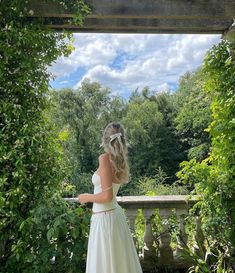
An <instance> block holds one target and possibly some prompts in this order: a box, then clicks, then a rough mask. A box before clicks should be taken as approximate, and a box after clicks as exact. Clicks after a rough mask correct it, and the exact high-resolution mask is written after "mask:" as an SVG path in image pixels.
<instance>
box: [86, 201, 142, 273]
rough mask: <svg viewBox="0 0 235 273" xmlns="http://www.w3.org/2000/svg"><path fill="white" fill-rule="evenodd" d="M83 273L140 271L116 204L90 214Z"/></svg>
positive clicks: (128, 272)
mask: <svg viewBox="0 0 235 273" xmlns="http://www.w3.org/2000/svg"><path fill="white" fill-rule="evenodd" d="M86 273H143V271H142V268H141V265H140V261H139V257H138V254H137V251H136V248H135V244H134V241H133V237H132V234H131V231H130V228H129V225H128V223H127V217H126V214H125V212H124V211H123V209H122V207H121V206H120V205H117V208H116V209H114V210H112V211H109V212H106V213H97V214H92V216H91V222H90V231H89V238H88V248H87V260H86Z"/></svg>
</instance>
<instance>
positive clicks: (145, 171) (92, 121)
mask: <svg viewBox="0 0 235 273" xmlns="http://www.w3.org/2000/svg"><path fill="white" fill-rule="evenodd" d="M202 84H203V75H202V73H201V70H200V69H198V70H197V71H195V72H191V73H189V72H188V73H186V74H185V75H184V76H182V77H181V79H180V83H179V88H178V90H177V91H176V92H174V93H173V92H159V93H156V92H154V91H151V90H149V88H147V87H146V88H144V89H143V90H142V91H138V90H135V91H133V92H132V94H131V96H130V97H129V99H128V100H124V99H123V98H122V97H119V96H112V95H111V94H112V91H111V90H110V89H109V88H106V87H104V86H102V85H101V84H99V83H97V82H90V81H89V80H85V81H84V82H83V83H82V84H81V86H80V87H79V88H78V89H77V90H73V89H68V88H66V89H62V90H51V100H52V102H53V104H54V108H53V111H52V112H51V113H50V115H51V119H52V120H53V121H54V123H55V124H56V125H57V130H58V133H59V135H60V137H61V142H62V145H63V147H64V157H63V161H64V167H66V177H65V181H64V182H66V183H67V184H72V185H75V186H76V190H75V191H74V194H75V192H77V191H87V190H89V191H91V190H92V184H91V181H90V180H91V174H92V172H93V171H95V170H96V168H97V166H98V165H97V164H98V155H99V154H100V153H102V152H103V151H102V150H101V149H100V147H99V145H100V143H101V137H102V131H103V128H104V127H105V125H106V124H107V123H108V122H110V121H121V122H122V123H123V124H124V126H125V127H126V130H127V136H128V141H129V163H130V167H131V179H130V183H129V184H128V185H126V186H124V187H123V188H122V190H121V193H122V194H140V193H143V191H142V189H141V188H140V187H139V183H138V182H140V181H141V179H143V178H146V177H149V178H150V177H156V186H157V183H158V182H159V181H164V183H165V184H166V185H172V184H174V183H176V181H177V177H176V172H177V171H178V170H179V164H180V162H182V161H184V160H189V159H191V158H196V159H197V160H199V161H201V160H203V159H204V158H205V157H206V156H207V155H208V151H209V147H210V138H209V134H208V133H207V132H205V131H204V129H205V128H207V127H208V125H209V123H210V100H209V98H208V97H207V96H206V95H205V93H204V92H203V90H202Z"/></svg>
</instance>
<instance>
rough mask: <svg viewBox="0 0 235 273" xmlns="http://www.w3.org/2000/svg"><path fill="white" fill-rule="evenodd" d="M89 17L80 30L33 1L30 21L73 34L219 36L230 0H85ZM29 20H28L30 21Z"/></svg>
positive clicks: (230, 11)
mask: <svg viewBox="0 0 235 273" xmlns="http://www.w3.org/2000/svg"><path fill="white" fill-rule="evenodd" d="M86 2H87V3H88V4H89V5H90V7H91V9H92V14H91V15H89V16H88V17H87V18H86V20H85V24H84V26H83V27H82V28H81V27H79V26H75V25H73V26H72V25H69V24H67V23H66V18H72V17H73V15H74V13H73V12H72V11H65V10H63V9H62V8H61V7H60V6H59V5H58V4H57V3H54V2H50V1H46V2H45V0H41V1H36V0H33V2H32V4H31V5H30V8H31V9H32V10H33V11H34V14H33V16H32V17H38V16H43V17H47V18H50V20H51V22H52V23H51V24H48V25H50V27H52V28H54V29H57V30H58V31H59V30H63V29H70V30H73V31H75V32H113V33H116V32H118V33H132V32H134V33H136V32H137V33H223V32H225V31H226V30H227V29H228V28H229V27H230V26H231V24H232V22H233V18H235V1H234V0H224V1H221V0H145V1H141V0H87V1H86ZM53 18H54V19H53ZM31 19H32V18H31Z"/></svg>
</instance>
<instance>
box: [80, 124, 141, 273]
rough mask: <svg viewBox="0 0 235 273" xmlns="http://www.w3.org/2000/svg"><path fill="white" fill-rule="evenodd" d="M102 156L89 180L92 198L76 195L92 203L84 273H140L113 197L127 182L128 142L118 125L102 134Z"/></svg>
mask: <svg viewBox="0 0 235 273" xmlns="http://www.w3.org/2000/svg"><path fill="white" fill-rule="evenodd" d="M101 146H103V148H104V151H105V153H103V154H101V155H100V156H99V167H98V169H97V170H96V171H95V173H94V174H93V176H92V183H93V185H94V194H89V193H83V194H79V195H78V199H79V202H80V203H87V202H92V203H93V205H92V210H93V214H92V216H91V224H90V232H89V239H88V249H87V261H86V273H143V271H142V269H141V266H140V261H139V257H138V254H137V251H136V248H135V245H134V241H133V238H132V235H131V232H130V229H129V226H128V224H127V218H126V215H125V213H124V211H123V210H122V207H121V206H120V205H119V204H118V203H117V200H116V195H117V193H118V190H119V188H120V186H121V185H122V184H124V183H127V182H128V181H129V166H128V161H127V141H126V138H125V130H124V127H123V125H122V124H121V123H120V122H111V123H109V124H108V125H107V126H106V127H105V129H104V132H103V138H102V144H101Z"/></svg>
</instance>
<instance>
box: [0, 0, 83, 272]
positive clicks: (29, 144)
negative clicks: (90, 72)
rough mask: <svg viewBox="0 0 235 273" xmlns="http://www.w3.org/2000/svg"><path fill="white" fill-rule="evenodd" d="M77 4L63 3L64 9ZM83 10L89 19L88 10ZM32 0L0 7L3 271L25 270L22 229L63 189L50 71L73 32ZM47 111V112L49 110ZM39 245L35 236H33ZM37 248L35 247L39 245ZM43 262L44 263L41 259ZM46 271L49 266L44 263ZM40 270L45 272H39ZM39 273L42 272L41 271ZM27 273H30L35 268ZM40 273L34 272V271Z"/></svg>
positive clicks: (0, 234) (68, 50) (66, 49)
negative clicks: (37, 11)
mask: <svg viewBox="0 0 235 273" xmlns="http://www.w3.org/2000/svg"><path fill="white" fill-rule="evenodd" d="M69 2H77V1H60V5H63V4H64V3H69ZM79 2H80V6H79V7H82V6H84V9H85V10H83V11H78V13H79V14H80V17H81V18H83V17H84V15H85V14H84V12H85V13H86V7H85V5H84V4H82V2H81V1H79ZM28 3H29V2H28V1H22V0H20V1H6V0H3V1H1V5H0V14H1V16H0V25H1V31H0V48H1V51H0V59H1V62H0V82H1V85H0V101H1V103H0V200H1V201H0V206H1V207H0V215H1V222H0V242H1V243H0V244H1V245H0V257H1V258H0V267H1V270H2V271H3V272H21V268H24V266H26V265H27V263H28V261H27V257H25V256H24V253H26V251H27V249H28V247H29V246H28V240H29V239H30V238H29V237H30V235H29V234H27V237H26V236H25V235H24V234H23V231H22V225H23V223H24V222H25V221H29V223H30V219H31V218H32V211H33V210H34V209H36V208H37V207H38V206H39V205H40V204H42V203H44V202H46V200H48V199H49V198H50V197H51V196H52V195H53V194H54V193H55V192H58V191H59V190H60V188H61V178H62V176H63V169H62V168H60V167H61V166H60V162H61V158H62V152H63V150H62V149H61V145H60V142H59V141H58V136H57V134H56V132H55V128H54V126H53V124H52V123H51V122H50V120H49V118H48V112H47V111H49V109H50V107H51V103H50V97H49V95H48V84H49V80H50V77H51V74H50V73H49V72H48V71H47V69H46V68H47V67H48V66H50V65H51V63H52V62H53V61H55V60H56V59H57V58H58V57H59V56H61V55H64V56H68V55H69V54H70V53H71V50H72V47H71V45H70V42H66V38H67V39H68V40H69V41H70V40H71V38H72V34H71V33H70V34H69V33H65V32H64V33H56V32H54V31H53V30H51V29H48V28H47V27H46V26H45V25H44V20H43V19H42V18H35V19H34V20H28V19H27V18H26V17H27V16H29V15H31V14H32V12H33V11H32V10H29V8H28V5H27V4H28ZM46 110H47V111H46ZM32 240H33V242H34V244H38V242H37V240H36V238H32ZM34 247H35V245H34ZM42 262H43V261H42ZM41 266H42V267H43V266H44V264H41ZM39 271H40V270H39ZM39 271H37V272H39ZM27 272H30V268H29V270H28V271H27ZM34 272H35V271H34Z"/></svg>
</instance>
